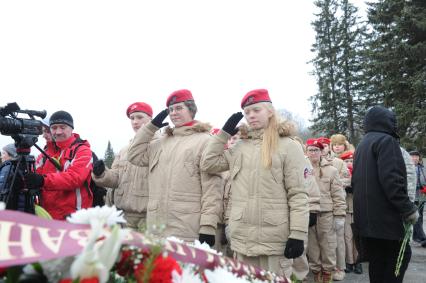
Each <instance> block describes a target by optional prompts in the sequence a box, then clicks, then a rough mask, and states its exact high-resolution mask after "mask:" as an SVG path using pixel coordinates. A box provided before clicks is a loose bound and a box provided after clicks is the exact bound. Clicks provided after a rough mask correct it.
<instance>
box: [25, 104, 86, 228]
mask: <svg viewBox="0 0 426 283" xmlns="http://www.w3.org/2000/svg"><path fill="white" fill-rule="evenodd" d="M49 125H50V133H51V135H52V138H53V140H54V142H55V146H56V147H57V149H55V148H53V149H55V150H52V151H49V150H48V152H47V153H48V154H49V155H50V157H52V158H53V159H54V160H56V161H57V162H58V164H59V165H60V168H61V169H58V168H57V167H56V166H55V164H53V162H52V161H50V160H44V162H41V163H39V164H37V165H38V168H37V173H29V174H28V175H27V176H26V178H25V180H26V182H27V185H28V186H30V187H40V188H41V189H42V190H41V195H42V203H41V204H42V206H43V207H44V208H45V209H46V210H47V212H49V214H50V215H51V216H52V217H53V218H54V219H59V220H63V219H65V218H66V217H67V216H68V215H70V214H71V213H73V212H75V211H76V210H79V209H82V208H88V207H91V206H92V201H93V195H92V193H91V191H90V189H89V188H88V184H89V183H90V178H91V176H90V173H91V170H92V152H91V150H90V144H89V143H88V142H87V141H85V140H82V139H80V136H79V135H78V134H76V133H73V130H74V121H73V118H72V116H71V115H70V114H69V113H68V112H66V111H57V112H55V113H53V114H52V116H51V117H50V121H49Z"/></svg>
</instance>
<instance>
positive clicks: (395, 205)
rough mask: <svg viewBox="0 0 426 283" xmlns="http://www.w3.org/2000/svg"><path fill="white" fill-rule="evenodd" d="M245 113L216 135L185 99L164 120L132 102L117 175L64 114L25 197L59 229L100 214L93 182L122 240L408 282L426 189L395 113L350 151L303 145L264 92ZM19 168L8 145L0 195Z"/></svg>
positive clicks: (321, 276) (48, 131)
mask: <svg viewBox="0 0 426 283" xmlns="http://www.w3.org/2000/svg"><path fill="white" fill-rule="evenodd" d="M241 109H242V111H241V112H236V113H234V114H232V115H230V117H229V118H228V120H227V121H226V123H225V124H224V125H223V127H222V128H221V129H216V128H212V127H211V126H210V125H209V124H208V123H204V122H201V121H198V120H196V119H195V117H196V114H197V105H196V103H195V99H194V97H193V95H192V93H191V92H190V91H189V90H186V89H183V90H177V91H175V92H173V93H172V94H170V95H169V96H168V98H167V100H166V108H165V109H164V110H162V111H160V112H159V113H158V114H157V115H155V116H154V115H153V114H154V112H153V109H152V108H151V106H150V105H149V104H148V103H146V102H135V103H132V104H131V105H130V106H129V107H128V108H127V110H126V112H125V113H126V116H127V118H128V119H129V120H130V124H131V126H132V128H133V130H134V132H135V136H134V137H132V138H131V140H130V142H129V144H128V145H127V146H125V147H124V148H122V149H121V150H120V152H119V153H118V154H117V156H116V158H115V160H114V162H113V164H112V166H111V168H108V167H107V166H106V165H105V163H104V161H103V160H97V161H95V162H93V159H92V152H91V149H90V144H89V142H88V141H86V140H83V139H81V138H80V136H79V135H78V134H76V133H74V132H73V130H74V123H73V118H72V116H71V114H70V113H68V112H66V111H62V110H61V111H57V112H55V113H53V114H52V115H51V116H50V119H49V120H48V121H44V129H43V137H44V138H45V139H46V146H45V149H44V150H45V152H46V154H40V156H38V158H37V160H36V170H35V172H28V173H27V174H26V175H25V176H24V179H25V183H26V186H27V187H28V188H41V198H40V205H41V206H42V207H44V208H45V209H46V210H47V211H48V212H49V214H50V215H51V216H52V217H53V218H54V219H59V220H63V219H65V218H66V217H67V216H68V215H70V214H71V213H72V212H75V211H76V210H79V209H82V208H88V207H91V206H92V205H93V192H92V191H91V188H90V186H89V185H88V184H90V183H91V182H93V181H94V182H95V183H96V184H97V185H99V186H102V187H106V188H108V189H107V194H106V197H105V202H106V204H107V205H115V206H116V207H117V208H119V209H121V210H123V212H124V217H125V219H126V220H127V223H126V225H127V227H129V228H132V229H139V230H140V229H145V230H146V231H148V232H150V233H152V234H154V235H156V236H159V237H169V236H173V237H177V238H180V239H182V240H184V241H186V242H193V241H194V240H199V241H200V242H205V243H207V244H208V245H210V246H211V247H214V248H215V249H217V250H219V251H221V252H222V253H223V254H224V255H227V256H231V257H234V258H236V259H238V260H241V261H244V262H246V263H249V264H252V265H255V266H258V267H260V268H263V269H266V270H270V271H273V272H275V273H276V274H278V275H282V276H286V277H288V278H291V279H292V282H302V281H303V280H305V279H306V277H307V275H308V273H309V271H311V272H312V274H313V277H314V280H315V282H331V281H333V280H337V281H340V280H343V279H344V278H345V274H346V273H350V272H354V273H356V274H361V273H362V272H363V268H362V264H361V263H362V262H369V276H370V280H371V282H402V280H403V277H404V273H405V270H406V269H407V266H408V263H409V261H410V257H411V250H410V246H409V244H407V247H406V249H405V254H404V257H403V263H402V266H401V270H400V274H399V275H398V276H395V274H394V270H395V264H396V261H397V257H398V253H399V248H400V246H401V243H402V239H403V237H404V224H406V223H407V224H414V235H413V240H414V241H417V242H419V243H422V244H424V246H425V247H426V235H425V233H424V231H423V227H422V225H423V218H422V215H423V207H422V206H421V205H420V203H421V196H422V194H424V193H426V177H425V169H424V167H423V165H422V162H421V158H420V154H419V152H418V151H413V152H410V153H409V154H408V153H407V152H405V150H404V149H403V148H401V147H400V145H399V142H398V138H399V137H398V135H397V131H396V130H397V125H396V117H395V114H394V113H393V112H392V111H390V110H388V109H386V108H384V107H381V106H376V107H373V108H371V109H370V110H369V111H368V112H367V114H366V117H365V121H364V129H365V133H366V134H365V136H364V137H363V139H362V141H361V142H360V144H359V146H358V147H357V149H356V151H355V148H354V146H352V145H351V144H350V143H349V141H348V140H347V138H346V137H345V136H344V135H342V134H335V135H332V136H331V137H318V138H309V139H307V140H306V141H302V140H301V139H300V138H299V137H298V136H297V131H296V128H295V126H294V124H293V123H291V121H286V120H283V119H282V118H281V117H280V116H279V115H278V114H277V112H276V111H275V109H274V106H273V103H272V101H271V99H270V96H269V93H268V91H267V90H265V89H256V90H253V91H250V92H248V93H247V94H246V95H245V96H244V97H243V98H242V101H241ZM168 116H169V119H170V121H171V123H172V124H173V125H169V124H168V123H167V122H165V119H166V118H167V117H168ZM243 118H245V122H243V121H242V119H243ZM16 156H17V152H16V148H15V147H14V145H13V144H9V145H7V146H5V147H4V148H3V151H2V159H3V158H4V160H3V164H2V167H1V171H0V194H3V193H5V192H6V188H5V186H4V184H6V183H7V182H6V179H7V176H8V174H9V173H8V169H7V168H9V167H8V166H10V161H7V158H11V159H13V158H16ZM409 196H411V199H410V197H409ZM419 216H420V217H419Z"/></svg>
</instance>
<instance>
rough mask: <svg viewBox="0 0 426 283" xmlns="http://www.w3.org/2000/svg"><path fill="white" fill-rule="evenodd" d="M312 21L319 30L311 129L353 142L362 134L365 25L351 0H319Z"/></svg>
mask: <svg viewBox="0 0 426 283" xmlns="http://www.w3.org/2000/svg"><path fill="white" fill-rule="evenodd" d="M315 5H316V6H317V8H318V9H319V11H320V12H319V13H318V14H316V16H317V18H316V20H315V21H314V22H313V23H312V25H313V27H314V30H315V32H316V37H315V43H314V44H313V46H312V47H313V48H312V51H313V52H315V53H316V57H315V58H314V59H313V60H312V63H313V65H314V71H313V74H314V75H315V76H316V78H317V83H318V93H317V94H316V95H314V96H312V97H311V102H312V105H313V113H314V114H315V116H314V119H313V125H312V127H311V128H312V130H314V132H315V133H317V134H322V135H326V136H329V135H332V134H334V133H342V134H345V135H346V136H347V137H348V138H349V140H350V141H351V142H356V141H357V140H358V139H359V136H360V131H361V129H360V126H359V124H360V120H361V114H360V112H359V111H358V109H359V107H358V102H359V100H360V98H359V97H360V95H361V90H362V89H363V88H362V86H363V83H362V75H363V72H362V65H363V63H362V58H363V57H362V47H363V41H364V36H365V30H366V28H365V24H363V23H361V22H360V18H359V17H358V16H357V12H358V9H357V8H356V7H355V6H353V5H352V4H350V3H349V2H348V0H339V1H337V0H317V1H315Z"/></svg>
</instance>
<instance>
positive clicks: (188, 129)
mask: <svg viewBox="0 0 426 283" xmlns="http://www.w3.org/2000/svg"><path fill="white" fill-rule="evenodd" d="M211 129H212V126H211V125H210V124H208V123H202V122H199V121H196V122H195V124H194V125H192V126H182V127H179V128H171V127H167V128H166V130H165V132H166V134H167V135H168V136H173V135H176V134H179V135H190V134H193V133H204V132H210V130H211Z"/></svg>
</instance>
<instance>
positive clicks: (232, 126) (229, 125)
mask: <svg viewBox="0 0 426 283" xmlns="http://www.w3.org/2000/svg"><path fill="white" fill-rule="evenodd" d="M243 117H244V115H243V113H241V112H237V113H234V114H232V115H231V117H229V119H228V121H226V123H225V125H223V128H222V130H223V131H224V132H227V133H228V134H230V135H231V136H233V135H235V134H236V133H238V128H236V127H237V125H238V123H239V122H240V121H241V119H243Z"/></svg>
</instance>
